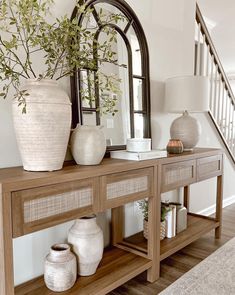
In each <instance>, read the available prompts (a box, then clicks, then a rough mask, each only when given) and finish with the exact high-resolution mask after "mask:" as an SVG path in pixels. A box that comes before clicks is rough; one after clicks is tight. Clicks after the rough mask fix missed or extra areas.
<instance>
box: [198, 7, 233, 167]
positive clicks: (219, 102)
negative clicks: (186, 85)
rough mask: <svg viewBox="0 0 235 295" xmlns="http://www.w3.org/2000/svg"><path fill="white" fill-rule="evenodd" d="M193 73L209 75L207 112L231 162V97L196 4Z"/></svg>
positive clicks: (230, 89)
mask: <svg viewBox="0 0 235 295" xmlns="http://www.w3.org/2000/svg"><path fill="white" fill-rule="evenodd" d="M194 74H195V75H202V76H208V77H209V80H210V111H209V115H210V117H211V119H212V121H213V123H214V125H215V127H216V129H217V130H218V132H219V134H220V137H221V139H222V140H223V142H224V144H225V146H226V148H227V150H228V152H229V154H230V156H231V158H232V160H233V161H234V163H235V97H234V94H233V91H232V88H231V86H230V83H229V81H228V78H227V75H226V74H225V71H224V69H223V66H222V64H221V61H220V59H219V56H218V53H217V51H216V49H215V46H214V44H213V42H212V39H211V37H210V34H209V31H208V29H207V26H206V23H205V21H204V19H203V16H202V14H201V11H200V9H199V7H198V5H197V7H196V30H195V61H194Z"/></svg>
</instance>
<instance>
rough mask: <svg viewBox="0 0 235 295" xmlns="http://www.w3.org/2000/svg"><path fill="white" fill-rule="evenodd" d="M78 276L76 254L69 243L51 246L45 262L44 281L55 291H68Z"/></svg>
mask: <svg viewBox="0 0 235 295" xmlns="http://www.w3.org/2000/svg"><path fill="white" fill-rule="evenodd" d="M76 278H77V260H76V256H75V255H74V254H73V253H72V252H71V251H70V246H69V245H67V244H56V245H53V246H52V247H51V250H50V253H49V254H48V255H47V257H46V259H45V264H44V281H45V284H46V286H47V288H48V289H50V290H52V291H54V292H63V291H66V290H68V289H70V288H72V286H73V285H74V283H75V281H76Z"/></svg>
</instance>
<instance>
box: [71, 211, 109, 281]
mask: <svg viewBox="0 0 235 295" xmlns="http://www.w3.org/2000/svg"><path fill="white" fill-rule="evenodd" d="M68 242H69V243H70V244H71V245H72V246H73V252H74V253H75V254H76V255H77V258H78V274H79V275H80V276H90V275H92V274H94V273H95V272H96V269H97V267H98V265H99V263H100V261H101V259H102V256H103V249H104V238H103V232H102V230H101V228H100V227H99V226H98V225H97V223H96V216H95V215H91V216H87V217H82V218H79V219H77V220H76V221H75V223H74V224H73V226H72V227H71V228H70V230H69V235H68Z"/></svg>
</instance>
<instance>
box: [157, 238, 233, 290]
mask: <svg viewBox="0 0 235 295" xmlns="http://www.w3.org/2000/svg"><path fill="white" fill-rule="evenodd" d="M160 294H161V295H235V238H233V239H232V240H230V241H229V242H227V243H226V244H225V245H223V246H222V247H221V248H219V249H218V250H216V251H215V252H214V253H213V254H211V255H210V256H208V257H207V258H206V259H204V260H203V261H202V262H200V263H199V264H198V265H196V266H195V267H194V268H192V269H191V270H190V271H188V272H187V273H186V274H184V275H183V276H182V277H180V278H179V279H178V280H177V281H175V282H174V283H173V284H172V285H170V286H169V287H167V288H166V289H165V290H164V291H162V292H161V293H160Z"/></svg>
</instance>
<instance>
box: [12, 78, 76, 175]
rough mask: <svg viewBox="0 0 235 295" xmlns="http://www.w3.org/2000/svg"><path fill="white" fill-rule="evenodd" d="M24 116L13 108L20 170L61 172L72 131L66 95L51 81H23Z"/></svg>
mask: <svg viewBox="0 0 235 295" xmlns="http://www.w3.org/2000/svg"><path fill="white" fill-rule="evenodd" d="M21 90H25V91H26V93H27V94H28V95H27V96H25V100H26V113H25V114H22V108H21V107H19V106H18V103H19V102H18V100H17V99H14V101H13V104H12V111H13V122H14V129H15V134H16V139H17V144H18V148H19V151H20V155H21V159H22V163H23V167H24V169H25V170H28V171H53V170H59V169H61V168H62V166H63V163H64V159H65V154H66V150H67V145H68V140H69V135H70V128H71V103H70V100H69V97H68V95H67V94H66V93H65V92H64V91H63V90H62V89H61V88H60V87H59V85H58V83H57V82H56V81H54V80H51V79H42V80H36V79H35V80H33V79H28V80H26V83H25V85H24V86H23V87H22V88H21Z"/></svg>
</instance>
